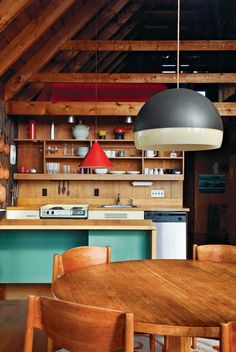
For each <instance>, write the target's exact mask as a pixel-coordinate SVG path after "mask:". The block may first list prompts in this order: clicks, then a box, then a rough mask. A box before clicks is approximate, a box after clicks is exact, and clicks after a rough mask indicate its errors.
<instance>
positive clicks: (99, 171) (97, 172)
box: [94, 169, 108, 174]
mask: <svg viewBox="0 0 236 352" xmlns="http://www.w3.org/2000/svg"><path fill="white" fill-rule="evenodd" d="M94 171H95V174H107V172H108V169H95V170H94Z"/></svg>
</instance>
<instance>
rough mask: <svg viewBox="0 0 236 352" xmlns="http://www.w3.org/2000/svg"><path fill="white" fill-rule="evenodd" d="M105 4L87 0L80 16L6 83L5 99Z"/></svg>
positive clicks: (66, 24)
mask: <svg viewBox="0 0 236 352" xmlns="http://www.w3.org/2000/svg"><path fill="white" fill-rule="evenodd" d="M105 4H106V0H100V1H97V2H94V1H93V0H89V1H87V2H86V3H85V5H84V6H82V7H81V10H80V12H79V14H80V16H79V17H78V15H77V14H74V15H73V16H72V17H71V18H70V21H68V22H66V23H65V25H64V26H63V27H62V28H61V29H60V30H59V31H58V32H57V33H55V34H54V36H53V37H52V38H51V39H50V40H48V42H46V43H45V44H44V46H43V47H42V48H41V49H40V50H39V51H38V52H37V53H36V54H35V55H33V57H32V58H31V59H29V60H28V62H27V63H26V64H25V65H24V66H23V67H22V68H21V69H20V70H19V72H17V73H16V74H15V75H14V76H13V77H12V78H10V80H9V81H8V82H7V83H6V87H5V88H6V90H5V99H6V100H9V99H11V98H12V97H13V96H14V95H15V94H16V93H17V92H18V91H19V90H20V89H21V88H22V87H23V86H24V85H25V84H26V83H27V81H28V80H29V79H30V77H31V76H32V75H33V74H35V73H36V72H38V71H39V70H40V69H41V68H42V67H43V66H44V65H45V64H46V63H47V62H48V61H49V60H50V59H51V58H52V57H53V56H54V55H55V54H56V53H57V52H58V51H59V50H60V48H61V47H62V46H63V45H64V44H65V43H66V41H68V40H69V39H70V38H71V37H73V36H74V35H76V33H78V31H79V30H80V29H82V28H83V27H84V26H85V25H86V24H87V23H88V22H89V21H90V20H91V19H92V18H93V17H94V16H95V15H96V13H97V12H98V11H99V10H101V8H102V7H103V6H104V5H105Z"/></svg>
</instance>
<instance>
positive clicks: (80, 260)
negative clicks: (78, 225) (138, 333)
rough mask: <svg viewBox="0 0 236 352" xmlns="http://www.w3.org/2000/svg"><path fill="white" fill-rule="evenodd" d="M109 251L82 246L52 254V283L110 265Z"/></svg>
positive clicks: (152, 349) (152, 346)
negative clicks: (89, 269)
mask: <svg viewBox="0 0 236 352" xmlns="http://www.w3.org/2000/svg"><path fill="white" fill-rule="evenodd" d="M110 261H111V249H110V247H109V246H107V247H95V246H84V247H75V248H72V249H69V250H68V251H66V252H64V253H63V254H61V255H59V254H54V258H53V273H52V282H54V281H55V280H56V279H57V278H58V276H61V275H64V274H66V273H69V272H72V271H74V270H78V269H81V268H84V267H86V266H92V265H96V264H104V263H110ZM149 344H150V352H155V335H150V337H149Z"/></svg>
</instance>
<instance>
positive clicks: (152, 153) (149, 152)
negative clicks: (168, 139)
mask: <svg viewBox="0 0 236 352" xmlns="http://www.w3.org/2000/svg"><path fill="white" fill-rule="evenodd" d="M144 153H145V156H146V158H153V157H154V156H156V155H157V153H156V152H155V151H154V150H145V152H144Z"/></svg>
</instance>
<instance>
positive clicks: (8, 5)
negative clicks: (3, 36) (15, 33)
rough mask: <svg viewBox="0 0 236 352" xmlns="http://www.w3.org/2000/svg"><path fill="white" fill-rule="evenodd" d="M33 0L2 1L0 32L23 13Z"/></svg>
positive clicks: (0, 7)
mask: <svg viewBox="0 0 236 352" xmlns="http://www.w3.org/2000/svg"><path fill="white" fill-rule="evenodd" d="M31 1H32V0H17V1H16V0H2V1H1V6H0V32H2V31H3V30H4V29H5V28H6V27H7V26H8V25H9V23H11V22H12V21H13V20H14V19H15V18H16V17H17V16H18V15H19V13H20V12H22V11H23V10H24V9H25V8H26V7H27V6H28V5H29V4H30V3H31Z"/></svg>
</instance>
